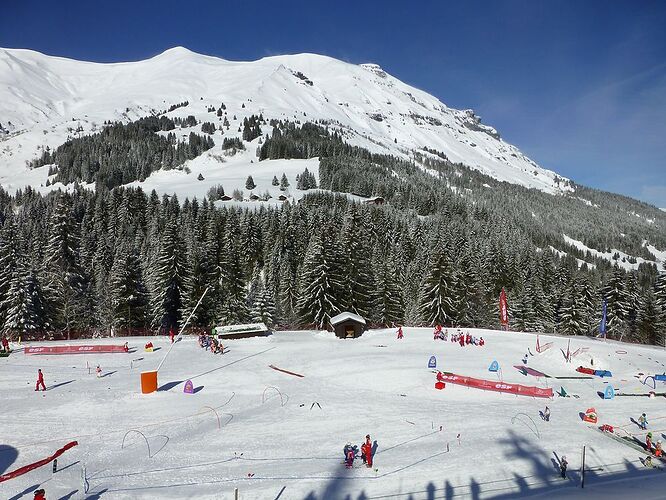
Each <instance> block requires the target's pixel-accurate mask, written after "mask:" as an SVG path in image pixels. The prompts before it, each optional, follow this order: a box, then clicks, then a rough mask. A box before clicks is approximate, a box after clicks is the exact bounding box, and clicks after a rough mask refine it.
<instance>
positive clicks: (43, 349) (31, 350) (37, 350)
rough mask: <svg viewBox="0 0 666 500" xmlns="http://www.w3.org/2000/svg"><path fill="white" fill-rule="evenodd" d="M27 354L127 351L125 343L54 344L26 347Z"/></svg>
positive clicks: (24, 350)
mask: <svg viewBox="0 0 666 500" xmlns="http://www.w3.org/2000/svg"><path fill="white" fill-rule="evenodd" d="M23 352H25V353H26V354H88V353H91V352H94V353H112V352H127V349H126V348H125V346H124V345H54V346H40V347H25V348H24V349H23Z"/></svg>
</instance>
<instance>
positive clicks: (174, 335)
mask: <svg viewBox="0 0 666 500" xmlns="http://www.w3.org/2000/svg"><path fill="white" fill-rule="evenodd" d="M175 337H176V334H175V333H173V326H172V327H171V328H170V329H169V339H171V343H172V344H173V339H174V338H175Z"/></svg>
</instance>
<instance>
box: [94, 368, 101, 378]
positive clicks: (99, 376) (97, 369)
mask: <svg viewBox="0 0 666 500" xmlns="http://www.w3.org/2000/svg"><path fill="white" fill-rule="evenodd" d="M95 373H96V374H97V378H102V368H100V366H99V365H97V368H95Z"/></svg>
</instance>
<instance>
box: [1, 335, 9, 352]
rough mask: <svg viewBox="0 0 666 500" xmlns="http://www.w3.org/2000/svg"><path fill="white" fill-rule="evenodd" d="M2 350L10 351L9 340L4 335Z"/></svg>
mask: <svg viewBox="0 0 666 500" xmlns="http://www.w3.org/2000/svg"><path fill="white" fill-rule="evenodd" d="M2 350H3V351H5V352H9V340H7V337H6V336H4V335H3V336H2Z"/></svg>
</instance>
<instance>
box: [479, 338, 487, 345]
mask: <svg viewBox="0 0 666 500" xmlns="http://www.w3.org/2000/svg"><path fill="white" fill-rule="evenodd" d="M485 343H486V341H485V340H483V337H481V338H480V339H479V346H481V347H483V345H484V344H485Z"/></svg>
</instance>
